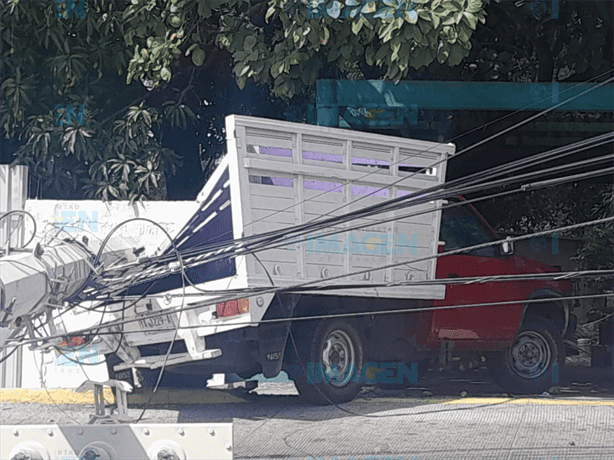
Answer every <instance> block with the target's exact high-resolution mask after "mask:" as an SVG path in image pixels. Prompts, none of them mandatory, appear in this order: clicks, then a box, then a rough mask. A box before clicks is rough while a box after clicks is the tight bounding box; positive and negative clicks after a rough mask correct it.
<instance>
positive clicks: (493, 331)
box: [286, 197, 575, 403]
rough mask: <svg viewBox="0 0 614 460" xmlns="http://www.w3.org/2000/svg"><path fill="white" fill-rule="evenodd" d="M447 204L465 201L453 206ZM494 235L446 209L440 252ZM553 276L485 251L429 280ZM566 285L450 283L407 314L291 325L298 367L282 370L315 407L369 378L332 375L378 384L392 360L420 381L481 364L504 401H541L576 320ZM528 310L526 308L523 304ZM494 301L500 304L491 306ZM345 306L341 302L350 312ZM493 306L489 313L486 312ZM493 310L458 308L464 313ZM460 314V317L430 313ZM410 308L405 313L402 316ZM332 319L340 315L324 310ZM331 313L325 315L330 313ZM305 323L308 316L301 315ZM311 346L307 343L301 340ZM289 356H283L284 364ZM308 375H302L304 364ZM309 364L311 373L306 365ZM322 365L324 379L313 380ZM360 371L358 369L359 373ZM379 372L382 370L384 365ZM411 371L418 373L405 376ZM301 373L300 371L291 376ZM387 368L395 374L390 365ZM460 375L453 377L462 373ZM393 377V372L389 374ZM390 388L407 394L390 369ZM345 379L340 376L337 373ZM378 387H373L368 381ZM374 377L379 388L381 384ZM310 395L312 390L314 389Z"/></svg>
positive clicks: (442, 267) (447, 258)
mask: <svg viewBox="0 0 614 460" xmlns="http://www.w3.org/2000/svg"><path fill="white" fill-rule="evenodd" d="M450 201H452V202H453V201H457V202H458V201H464V198H462V197H458V198H457V199H454V200H450ZM497 239H498V238H497V235H496V232H495V231H494V230H493V229H492V228H491V227H490V225H489V224H488V223H487V222H486V220H485V219H484V218H483V217H482V216H481V215H480V214H479V212H478V211H477V210H476V209H475V208H474V207H473V206H472V205H471V204H469V203H466V204H464V205H462V206H455V207H449V208H447V209H445V210H444V211H443V213H442V221H441V232H440V248H439V252H440V253H442V252H443V253H444V254H445V251H447V250H448V251H451V250H454V249H459V248H462V247H468V246H474V245H479V244H482V243H486V242H489V241H494V240H497ZM557 271H558V269H556V268H554V267H551V266H548V265H546V264H543V263H541V262H538V261H535V260H531V259H526V258H523V257H520V256H517V255H514V253H513V245H511V244H507V243H506V244H503V245H499V246H495V245H493V246H487V247H484V248H481V249H476V250H473V251H469V252H466V253H456V254H452V255H442V256H440V257H439V258H438V261H437V275H436V277H437V279H447V278H466V277H484V276H497V275H519V274H537V273H547V272H557ZM570 291H571V284H570V283H569V282H568V281H566V280H563V281H555V280H551V279H544V280H523V281H519V280H506V281H492V282H471V283H462V284H449V285H448V286H447V288H446V296H445V299H443V300H435V301H427V302H424V303H423V304H419V305H416V304H414V306H415V308H418V309H420V310H421V311H417V312H415V313H413V312H412V313H404V314H395V315H381V316H372V317H358V318H355V319H352V320H350V321H347V320H343V319H339V320H332V321H330V322H321V321H320V322H319V323H317V322H313V323H312V324H310V325H305V324H300V323H299V324H297V327H296V329H295V334H297V335H298V336H299V337H300V341H299V340H297V343H299V342H300V343H309V342H311V345H312V346H311V347H305V346H303V347H301V346H298V347H297V348H298V349H299V355H300V356H301V359H298V360H297V359H296V356H295V354H293V350H292V348H293V347H292V348H291V347H287V349H286V351H287V353H286V362H288V363H291V365H290V366H287V368H288V369H289V373H290V374H291V377H293V378H294V380H295V382H296V384H297V387H298V389H299V392H300V393H301V394H304V395H306V396H307V397H308V399H310V400H313V401H316V402H321V403H324V402H329V401H327V399H328V400H330V401H334V402H339V401H345V400H348V399H351V398H352V397H354V396H355V395H356V393H357V392H358V390H359V389H360V386H361V385H363V384H365V380H366V381H368V383H372V380H371V381H369V379H370V378H371V377H373V374H372V373H371V375H369V372H356V374H358V375H360V376H362V378H356V379H352V378H347V377H346V378H345V379H338V378H332V379H330V378H328V379H327V378H326V375H327V373H329V374H330V372H329V370H330V368H331V367H335V368H336V373H337V374H342V375H343V374H344V371H345V370H347V369H352V368H353V367H356V368H357V369H360V368H361V366H362V367H363V368H364V367H365V366H366V367H367V368H368V367H372V368H374V369H375V370H376V371H377V372H378V373H379V375H380V376H383V375H385V372H382V369H381V368H386V367H387V364H389V362H390V361H392V362H397V363H399V362H400V363H404V364H405V365H406V366H405V367H404V369H405V370H407V369H411V371H410V373H409V374H408V375H409V376H410V377H411V376H412V375H413V376H414V378H415V377H416V374H417V376H422V375H423V374H424V372H425V371H426V368H427V367H428V365H429V362H432V361H433V360H436V359H438V360H439V361H440V363H441V365H442V367H447V366H446V364H449V363H450V362H451V360H452V358H456V359H458V358H460V366H462V367H465V368H472V367H474V366H478V365H481V364H480V363H482V362H483V361H484V360H483V359H482V358H486V361H487V366H488V368H489V369H490V370H491V371H492V374H493V377H494V379H495V380H496V382H497V383H498V384H499V385H500V386H501V387H502V388H504V389H505V390H506V391H508V392H510V393H516V394H528V393H541V392H543V391H546V390H548V389H549V388H550V387H551V386H553V384H555V383H557V382H556V378H557V376H558V368H560V367H561V366H562V365H563V364H564V361H565V347H564V344H563V337H570V336H573V333H574V332H575V321H574V320H575V317H574V316H573V315H571V314H570V310H569V305H568V304H567V303H566V302H565V301H562V300H558V299H557V298H561V297H564V296H566V295H569V294H570ZM539 299H544V300H543V301H541V302H540V301H537V302H535V300H539ZM529 300H531V301H533V302H527V301H529ZM322 302H325V299H323V298H321V299H316V296H313V298H311V299H309V300H307V299H303V301H302V302H301V303H304V304H307V305H313V304H318V303H319V304H320V305H321V307H323V306H324V305H323V304H322ZM497 302H502V304H501V305H496V303H497ZM349 303H350V302H348V301H347V300H346V301H345V302H343V304H344V305H348V306H349ZM379 303H380V302H378V301H377V300H376V299H370V302H369V307H370V308H371V310H377V309H379V308H382V309H384V308H388V309H394V308H408V307H409V305H408V303H405V302H399V303H398V304H396V305H379ZM493 303H494V304H495V305H492V304H493ZM352 304H353V305H352V307H353V308H354V309H356V310H360V309H361V308H363V307H364V306H363V305H362V301H361V299H358V298H356V299H354V300H353V301H352ZM475 304H491V305H484V306H474V307H468V308H464V307H463V306H464V305H475ZM445 306H458V307H460V308H445V309H444V308H439V309H437V308H436V309H433V310H428V308H429V307H445ZM409 308H411V307H409ZM330 310H332V311H333V312H335V311H342V310H345V308H344V307H342V306H335V305H330ZM330 310H329V311H330ZM303 313H304V314H313V313H314V311H313V309H311V308H307V309H305V310H304V311H303ZM306 335H307V336H310V337H311V338H312V340H311V341H310V340H309V339H308V338H307V340H305V339H306V337H305V336H306ZM289 356H290V357H289ZM306 363H308V364H310V365H311V368H308V367H307V364H306ZM313 363H315V365H314V364H313ZM318 363H321V368H322V370H321V373H322V374H323V376H322V378H320V377H319V376H318ZM365 363H366V364H365ZM382 363H384V364H382ZM411 363H415V364H414V365H416V364H417V369H415V368H411V365H412V364H411ZM297 364H299V365H300V368H299V367H297ZM388 367H393V366H388ZM462 367H461V368H462ZM396 369H397V372H399V369H400V368H399V367H398V366H397V367H396ZM388 371H389V372H388V377H389V379H388V382H390V383H392V382H394V385H395V386H397V387H398V386H399V385H401V386H402V385H405V384H406V383H408V382H407V381H404V380H403V378H402V376H400V375H398V374H395V371H394V369H388ZM345 374H346V375H347V374H348V372H345ZM376 380H378V379H376ZM381 380H382V379H381V378H380V379H379V381H380V382H381ZM315 387H318V388H315Z"/></svg>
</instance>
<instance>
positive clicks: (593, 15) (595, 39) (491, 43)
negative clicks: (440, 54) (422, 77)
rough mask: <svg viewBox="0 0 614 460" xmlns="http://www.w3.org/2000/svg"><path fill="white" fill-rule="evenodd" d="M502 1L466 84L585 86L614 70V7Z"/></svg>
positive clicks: (478, 41) (492, 9) (480, 33)
mask: <svg viewBox="0 0 614 460" xmlns="http://www.w3.org/2000/svg"><path fill="white" fill-rule="evenodd" d="M554 5H555V2H542V3H540V2H538V1H529V0H527V1H525V2H514V1H502V2H498V3H493V4H492V5H490V6H489V8H488V21H487V22H486V24H485V25H484V26H481V27H478V28H477V30H476V33H475V35H474V41H475V43H474V44H475V45H476V46H474V47H473V50H472V53H471V55H470V56H469V57H468V58H467V59H466V60H465V64H464V71H463V72H462V73H461V74H460V75H459V76H460V77H461V78H464V79H477V80H497V81H546V82H550V81H566V80H567V81H583V80H588V79H589V78H592V77H594V76H597V75H600V74H602V73H604V72H607V71H609V70H611V69H612V67H613V56H612V47H613V42H612V35H613V31H612V21H613V17H614V9H613V5H614V4H613V2H601V1H571V0H567V1H563V0H559V1H558V2H557V3H556V5H558V8H557V9H555V10H553V7H554Z"/></svg>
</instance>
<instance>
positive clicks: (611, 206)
mask: <svg viewBox="0 0 614 460" xmlns="http://www.w3.org/2000/svg"><path fill="white" fill-rule="evenodd" d="M598 197H599V198H598V201H597V202H596V203H595V204H594V205H593V208H592V209H591V213H590V218H591V220H596V219H603V218H606V217H612V216H614V187H612V186H611V185H610V186H607V187H605V188H604V189H603V190H601V193H599V195H598ZM580 234H581V236H582V237H583V238H584V240H585V243H584V245H583V246H582V248H581V249H580V251H579V252H578V257H577V258H576V260H579V261H580V264H581V265H582V267H583V268H586V269H593V270H606V269H609V270H611V269H614V222H612V221H610V222H607V223H605V224H601V225H595V226H591V227H588V228H586V229H585V230H583V231H582V232H581V233H580ZM603 281H606V282H607V281H609V283H610V284H609V289H610V290H611V288H612V279H611V278H608V280H603Z"/></svg>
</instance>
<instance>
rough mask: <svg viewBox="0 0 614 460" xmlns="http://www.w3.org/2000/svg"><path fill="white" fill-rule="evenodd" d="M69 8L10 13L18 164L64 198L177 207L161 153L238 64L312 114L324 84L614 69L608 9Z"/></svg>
mask: <svg viewBox="0 0 614 460" xmlns="http://www.w3.org/2000/svg"><path fill="white" fill-rule="evenodd" d="M65 2H66V3H65V8H64V9H62V7H61V3H58V1H54V2H49V1H43V2H37V1H32V2H25V1H20V0H7V1H4V2H3V3H2V4H1V6H0V14H1V15H2V19H1V27H2V29H1V36H2V75H3V78H4V80H3V82H2V85H1V87H0V90H1V94H2V100H3V104H2V107H1V119H0V129H1V131H2V133H1V134H2V137H4V138H8V139H14V138H17V139H19V140H20V144H19V148H18V150H17V151H16V161H17V162H19V163H25V164H28V165H30V167H31V172H32V177H33V178H34V179H35V181H36V187H35V189H36V188H38V189H40V190H48V189H49V187H51V186H55V188H56V189H57V191H56V193H58V194H60V195H62V194H66V193H68V191H69V190H72V191H73V193H74V191H75V190H80V189H81V188H82V187H85V190H86V193H87V196H89V197H96V198H103V199H113V198H121V199H132V200H134V199H140V198H155V197H161V196H164V188H165V187H164V182H165V178H166V175H167V174H168V173H172V172H173V171H174V170H176V168H177V167H178V166H179V164H180V159H179V157H178V155H177V154H176V153H175V152H174V151H172V150H171V149H169V148H165V147H163V144H162V134H163V132H164V129H165V128H167V127H183V128H185V127H187V126H188V123H189V122H190V120H191V119H192V120H193V119H195V118H196V114H195V110H197V109H199V108H202V100H203V95H202V94H200V93H199V92H198V91H197V90H196V88H197V87H198V85H200V84H201V82H202V80H203V79H205V78H207V80H209V79H211V80H213V79H214V80H215V81H216V90H218V91H217V97H218V100H219V98H220V97H221V96H220V95H221V94H224V92H223V91H219V89H220V88H221V87H224V85H225V87H226V88H228V85H230V84H231V83H230V79H229V78H225V77H226V74H225V73H224V71H225V69H226V68H227V65H228V64H227V63H228V62H230V63H231V65H232V72H233V74H234V76H235V78H236V82H237V84H238V85H239V87H241V88H243V87H244V86H245V85H246V84H247V83H248V82H255V83H257V84H261V85H263V87H264V88H266V87H270V88H271V91H272V94H273V95H275V96H279V97H282V98H284V99H286V100H292V101H293V103H294V105H295V106H298V105H300V104H298V103H299V101H306V100H311V101H312V102H313V98H314V93H313V87H314V84H315V82H316V80H317V79H318V78H344V77H345V78H363V77H364V76H365V75H368V76H369V77H370V78H380V77H381V78H386V79H391V80H394V81H399V80H401V79H403V78H407V77H408V76H412V75H414V76H415V74H416V71H417V69H420V71H421V72H424V73H429V72H430V73H431V75H432V74H433V72H436V73H437V75H435V77H436V78H439V77H441V74H443V73H447V74H448V78H450V77H452V78H459V77H460V78H473V79H499V80H515V81H533V80H539V79H546V80H547V79H548V77H550V78H552V77H554V78H555V79H559V80H561V79H565V78H567V79H573V78H580V77H582V78H584V77H586V76H587V75H589V74H590V75H595V74H597V73H599V72H601V71H602V70H603V69H604V68H607V67H608V66H609V67H610V68H611V66H612V65H611V64H612V61H611V56H608V53H607V50H608V49H611V47H612V39H611V29H612V21H611V17H610V18H608V17H606V16H604V11H605V12H606V13H607V11H608V10H607V8H608V6H604V5H602V4H601V3H599V4H594V5H593V4H592V2H580V3H576V2H566V1H561V6H560V8H559V12H560V14H559V17H558V18H553V17H550V18H549V17H548V15H547V14H541V13H540V14H539V15H538V14H536V11H538V9H536V7H531V5H535V4H539V5H541V4H542V3H543V1H542V0H531V2H525V4H524V5H523V6H521V7H518V6H516V5H517V4H519V2H503V3H501V4H499V3H497V0H494V1H493V2H492V3H491V2H490V0H483V1H482V0H345V1H338V0H326V1H325V0H309V1H308V0H266V1H265V0H260V1H252V2H248V1H240V0H221V1H216V2H209V1H198V2H197V1H182V0H132V1H131V2H113V1H103V0H88V1H87V2H85V0H65ZM540 2H541V3H540ZM76 3H77V4H83V10H82V11H79V10H78V9H77V10H75V8H74V5H75V4H76ZM58 5H60V7H59V9H60V11H59V12H58ZM610 7H611V5H610ZM540 8H541V6H540ZM604 8H605V10H604ZM486 10H488V14H489V16H488V18H489V19H488V20H487V15H486ZM539 11H541V10H539ZM531 15H532V16H531ZM550 16H552V15H550ZM491 17H492V19H491ZM533 30H534V31H533ZM564 32H568V35H565V34H564ZM608 33H609V35H610V36H608ZM544 43H545V44H546V45H547V46H546V45H544ZM510 46H511V48H510ZM508 48H509V49H508ZM546 48H547V49H546ZM550 61H552V65H550V64H549V62H550ZM604 62H605V63H604ZM459 64H461V65H459ZM220 69H224V71H222V70H220ZM265 103H266V104H268V105H271V106H275V107H276V108H279V107H280V104H279V101H277V100H272V101H266V102H265ZM281 113H283V110H277V116H281ZM294 116H295V117H296V118H299V119H301V118H304V116H303V115H302V114H298V115H297V114H295V115H294ZM219 119H220V117H218V119H217V121H216V125H215V127H214V128H215V132H216V133H215V139H216V142H218V143H219V141H218V140H219V137H220V134H223V133H222V126H221V124H220V122H219ZM216 155H217V153H216ZM211 163H212V162H211ZM160 190H162V191H160Z"/></svg>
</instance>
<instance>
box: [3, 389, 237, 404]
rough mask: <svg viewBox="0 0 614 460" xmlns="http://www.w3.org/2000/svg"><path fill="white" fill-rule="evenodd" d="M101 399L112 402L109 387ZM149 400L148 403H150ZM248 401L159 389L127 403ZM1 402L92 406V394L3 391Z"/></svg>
mask: <svg viewBox="0 0 614 460" xmlns="http://www.w3.org/2000/svg"><path fill="white" fill-rule="evenodd" d="M104 398H105V400H106V401H107V402H109V403H113V402H115V398H114V396H113V392H112V391H111V389H110V388H105V389H104ZM150 398H151V401H150ZM244 402H247V400H246V399H243V398H241V397H239V396H237V395H234V394H230V393H227V392H225V391H218V390H207V389H194V390H171V389H160V390H158V391H156V393H152V392H151V391H144V392H138V393H135V394H132V393H128V404H129V405H131V404H134V405H142V404H191V405H194V404H229V403H244ZM0 403H33V404H94V393H93V392H92V391H86V392H84V393H74V392H73V390H72V389H69V388H53V389H49V390H45V389H44V388H2V389H0Z"/></svg>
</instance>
